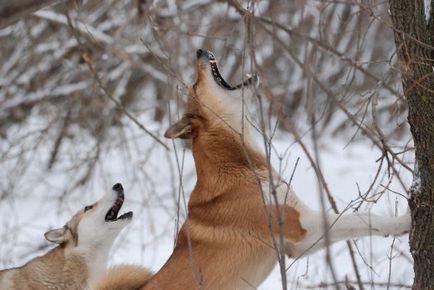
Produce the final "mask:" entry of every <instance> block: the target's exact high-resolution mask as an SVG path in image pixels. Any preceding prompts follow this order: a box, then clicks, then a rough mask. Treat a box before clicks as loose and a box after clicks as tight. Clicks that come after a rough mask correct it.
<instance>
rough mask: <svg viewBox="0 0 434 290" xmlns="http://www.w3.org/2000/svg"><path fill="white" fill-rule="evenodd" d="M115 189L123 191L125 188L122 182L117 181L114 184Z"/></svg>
mask: <svg viewBox="0 0 434 290" xmlns="http://www.w3.org/2000/svg"><path fill="white" fill-rule="evenodd" d="M113 190H115V191H118V192H119V191H123V190H124V188H123V187H122V184H120V183H116V184H115V185H113Z"/></svg>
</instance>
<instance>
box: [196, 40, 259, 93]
mask: <svg viewBox="0 0 434 290" xmlns="http://www.w3.org/2000/svg"><path fill="white" fill-rule="evenodd" d="M196 54H197V56H198V58H199V57H202V56H203V55H206V56H207V57H208V61H209V65H210V67H211V74H212V76H213V78H214V81H215V82H216V83H217V84H218V85H219V86H221V87H222V88H224V89H226V90H230V91H233V90H237V89H240V88H242V87H247V86H249V85H250V84H252V83H255V82H257V80H258V78H257V76H256V75H255V76H251V77H249V78H248V79H247V80H246V81H244V82H243V83H241V84H238V85H236V86H231V85H230V84H228V82H226V80H225V79H224V78H223V77H222V75H221V74H220V71H219V69H218V66H217V60H216V58H215V56H214V54H212V53H211V52H209V51H206V50H204V49H199V50H198V51H197V53H196Z"/></svg>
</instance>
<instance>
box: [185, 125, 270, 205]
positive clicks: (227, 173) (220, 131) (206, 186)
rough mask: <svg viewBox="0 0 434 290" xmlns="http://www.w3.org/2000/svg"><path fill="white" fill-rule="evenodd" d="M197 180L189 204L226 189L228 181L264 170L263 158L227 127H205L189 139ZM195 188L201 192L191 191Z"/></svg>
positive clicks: (251, 176)
mask: <svg viewBox="0 0 434 290" xmlns="http://www.w3.org/2000/svg"><path fill="white" fill-rule="evenodd" d="M192 151H193V158H194V160H195V166H196V172H197V182H196V189H195V190H194V191H193V193H192V195H191V197H190V203H193V204H194V203H196V202H201V201H208V200H212V199H213V198H215V197H216V196H217V195H219V194H221V193H223V192H225V190H224V188H225V187H227V186H229V185H230V183H231V182H230V181H232V182H234V183H239V182H240V181H241V180H245V178H246V177H247V176H250V178H255V176H254V174H258V172H266V170H267V165H266V161H265V158H264V157H263V156H262V154H261V153H259V152H258V151H257V150H256V149H255V148H254V147H253V146H249V145H248V143H244V142H243V140H242V137H241V136H239V135H237V134H236V133H233V132H230V131H229V130H228V129H227V128H219V127H216V128H214V127H212V128H206V129H204V130H202V131H201V132H199V134H198V135H197V136H196V137H195V138H194V139H193V140H192ZM263 177H264V176H261V178H263ZM196 191H199V192H200V193H198V194H194V193H195V192H196Z"/></svg>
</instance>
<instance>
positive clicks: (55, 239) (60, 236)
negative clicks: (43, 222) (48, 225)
mask: <svg viewBox="0 0 434 290" xmlns="http://www.w3.org/2000/svg"><path fill="white" fill-rule="evenodd" d="M65 234H66V228H65V227H63V228H60V229H54V230H51V231H48V232H46V233H45V234H44V236H45V239H47V241H49V242H52V243H56V244H62V243H64V242H66V236H65Z"/></svg>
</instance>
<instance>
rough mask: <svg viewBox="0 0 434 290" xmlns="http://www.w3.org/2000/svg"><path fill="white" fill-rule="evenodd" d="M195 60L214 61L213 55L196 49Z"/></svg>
mask: <svg viewBox="0 0 434 290" xmlns="http://www.w3.org/2000/svg"><path fill="white" fill-rule="evenodd" d="M196 56H197V59H203V60H214V59H215V58H214V55H213V54H212V53H211V52H209V51H208V50H206V49H198V50H197V51H196Z"/></svg>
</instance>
